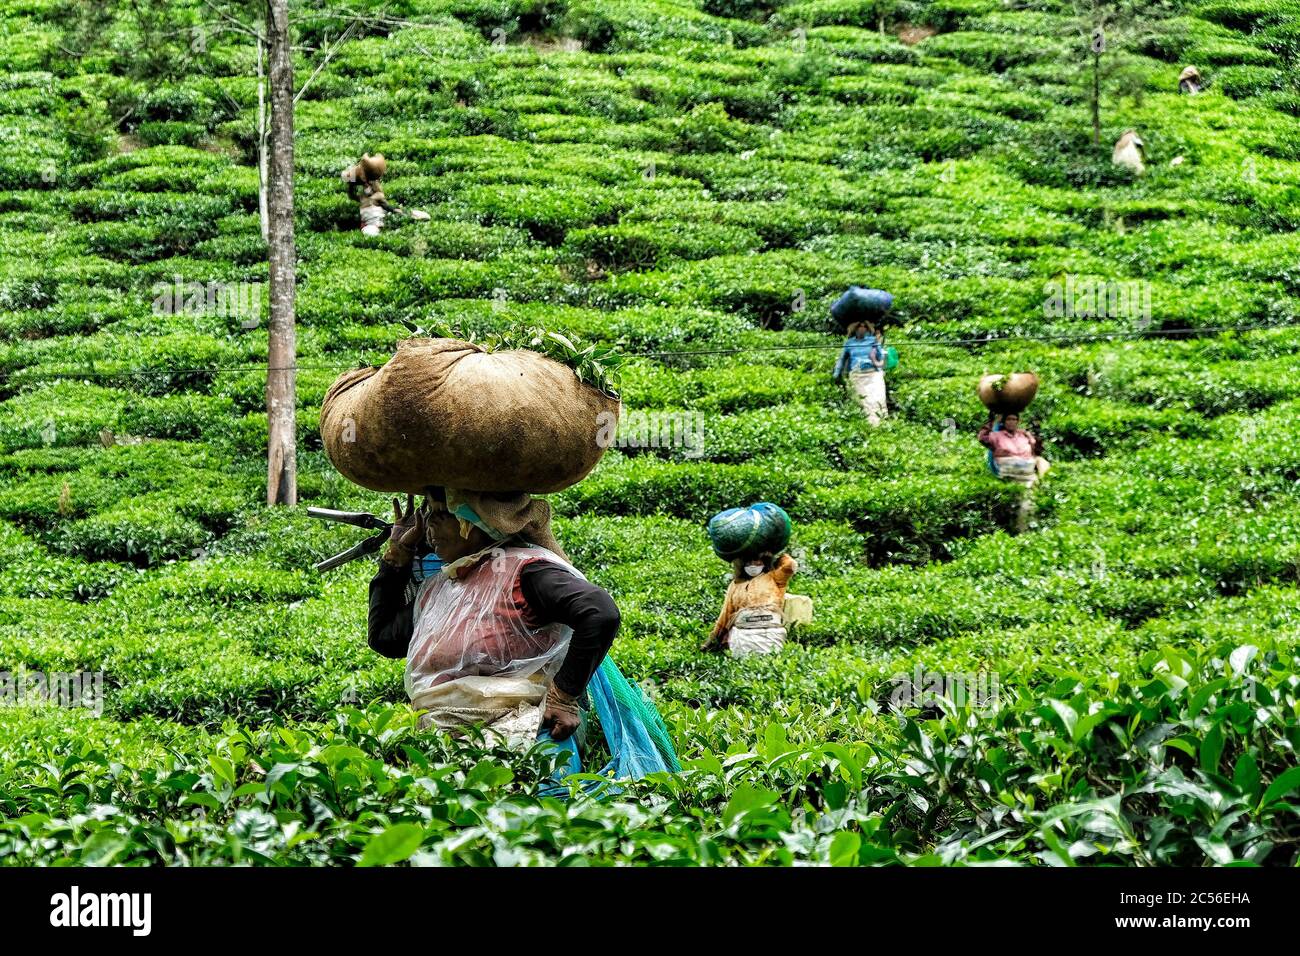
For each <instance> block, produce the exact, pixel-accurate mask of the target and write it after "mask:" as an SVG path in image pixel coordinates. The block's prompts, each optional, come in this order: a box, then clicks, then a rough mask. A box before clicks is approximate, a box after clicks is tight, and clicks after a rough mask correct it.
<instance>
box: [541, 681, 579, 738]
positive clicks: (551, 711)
mask: <svg viewBox="0 0 1300 956" xmlns="http://www.w3.org/2000/svg"><path fill="white" fill-rule="evenodd" d="M581 723H582V718H581V717H580V716H579V714H578V698H576V697H570V696H569V695H568V694H566V693H565V692H564V691H562V690H560V688H558V687H556V686H555V685H553V684H552V685H551V689H550V690H548V691H547V692H546V710H545V711H543V712H542V730H549V731H550V732H551V739H552V740H567V739H568V738H569V737H571V736H572V735H573V732H574V731H575V730H577V729H578V727H579V725H580V724H581Z"/></svg>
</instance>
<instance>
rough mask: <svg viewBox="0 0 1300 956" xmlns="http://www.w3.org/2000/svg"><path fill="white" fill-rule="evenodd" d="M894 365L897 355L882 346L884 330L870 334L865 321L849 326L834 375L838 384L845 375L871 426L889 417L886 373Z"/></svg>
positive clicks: (884, 345)
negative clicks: (847, 335)
mask: <svg viewBox="0 0 1300 956" xmlns="http://www.w3.org/2000/svg"><path fill="white" fill-rule="evenodd" d="M897 364H898V353H897V352H895V351H894V350H893V349H891V348H890V347H889V346H888V345H887V344H886V343H885V332H884V330H883V329H882V330H877V331H876V332H875V333H874V334H873V333H872V332H871V330H870V329H869V328H868V327H867V324H866V323H865V322H858V323H855V324H854V325H852V326H850V327H849V337H848V338H847V339H845V340H844V348H843V349H842V350H841V351H840V356H839V358H838V359H837V360H836V362H835V371H834V373H833V375H834V378H835V381H837V382H838V381H841V380H842V379H843V378H844V375H845V374H846V373H847V374H848V377H849V384H850V385H852V386H853V391H854V394H856V395H857V397H858V403H859V404H860V405H861V406H862V412H863V414H865V415H866V416H867V421H868V422H870V423H871V424H872V425H879V424H880V423H881V422H882V421H883V420H884V419H885V418H886V417H887V416H888V415H889V404H888V402H889V394H888V391H887V390H886V388H885V373H886V372H887V371H888V370H889V369H891V368H893V367H894V366H895V365H897Z"/></svg>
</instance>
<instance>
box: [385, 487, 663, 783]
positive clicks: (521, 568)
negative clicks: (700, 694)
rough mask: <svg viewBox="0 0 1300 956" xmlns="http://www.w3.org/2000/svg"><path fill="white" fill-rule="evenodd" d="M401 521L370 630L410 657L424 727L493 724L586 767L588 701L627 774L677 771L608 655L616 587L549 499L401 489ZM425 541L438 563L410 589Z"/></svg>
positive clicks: (647, 708)
mask: <svg viewBox="0 0 1300 956" xmlns="http://www.w3.org/2000/svg"><path fill="white" fill-rule="evenodd" d="M394 511H395V512H396V514H395V518H396V520H395V523H394V525H393V530H392V533H391V539H390V541H389V545H388V549H387V551H385V553H384V555H383V556H382V558H381V561H380V567H379V572H378V573H377V574H376V575H375V577H374V579H373V580H372V581H371V583H370V612H369V633H368V641H369V644H370V646H371V648H373V649H374V650H375V651H377V652H379V653H380V654H383V655H384V656H386V657H394V658H402V657H405V658H407V665H406V690H407V693H408V694H409V695H410V697H411V704H412V706H414V707H416V708H417V709H420V710H422V711H424V715H423V717H422V723H423V724H424V726H436V727H438V728H440V729H443V730H446V731H449V732H452V733H459V732H463V731H464V729H466V728H467V727H468V726H469V725H471V724H482V725H484V726H485V728H486V730H487V731H488V733H489V734H490V735H495V736H497V737H499V738H504V739H505V740H506V741H507V742H508V743H510V744H512V745H516V746H518V745H530V744H531V742H532V741H533V740H534V739H546V740H552V741H554V742H555V743H556V744H557V745H558V746H559V747H560V749H561V750H564V751H566V756H565V759H566V761H567V763H566V765H565V767H563V768H562V771H563V772H565V773H576V772H578V771H579V770H580V769H581V767H580V763H579V757H578V746H577V741H576V740H575V739H574V737H575V732H579V731H580V730H581V728H582V727H583V723H584V721H583V716H582V708H583V706H584V703H585V702H586V701H587V698H588V691H589V690H590V692H591V698H590V699H591V702H592V703H593V705H594V707H595V709H596V712H597V714H598V716H599V718H600V723H601V729H602V731H603V732H604V735H605V737H606V740H607V742H608V743H609V749H610V753H611V754H612V755H613V760H612V762H611V765H610V766H609V767H607V768H606V771H610V770H612V771H613V773H614V775H615V776H618V777H640V776H644V775H645V774H647V773H652V772H654V771H657V770H670V769H672V770H675V769H678V764H677V758H676V755H675V754H674V752H673V749H672V745H671V742H670V741H669V740H668V735H667V731H666V730H665V729H664V727H663V723H662V721H661V720H660V719H659V715H658V713H657V712H656V711H655V710H654V707H653V705H651V704H650V703H649V702H648V701H646V700H645V699H644V697H643V696H642V695H641V694H640V692H639V690H637V689H636V688H634V687H632V686H631V685H630V684H628V682H627V681H626V679H625V678H624V677H623V675H622V674H620V673H619V671H618V668H617V667H615V666H614V663H613V661H612V660H610V659H609V657H608V656H607V653H608V651H609V648H610V646H611V644H612V643H613V641H614V636H615V634H616V633H617V632H618V628H619V623H620V618H619V612H618V608H617V606H616V605H615V604H614V601H613V598H611V597H610V596H609V594H608V593H607V592H606V591H604V590H603V589H602V588H599V587H597V586H596V585H594V584H591V583H590V582H588V581H587V580H586V579H585V578H584V577H583V576H582V574H581V573H580V572H579V571H578V570H577V569H576V568H575V567H573V565H572V564H570V563H569V562H568V560H567V559H566V557H565V556H564V553H563V551H561V549H560V546H559V543H558V542H557V541H556V540H555V537H554V535H553V534H552V532H551V526H550V519H551V510H550V506H549V505H548V504H547V503H546V502H544V501H541V500H538V499H534V498H533V497H532V496H531V495H527V494H514V495H511V494H487V493H479V492H472V491H460V490H456V489H451V488H447V489H441V488H431V489H429V494H428V496H427V497H426V499H425V502H424V504H423V506H421V507H420V508H419V509H417V508H416V507H415V503H414V498H413V496H408V498H407V507H406V510H405V513H403V512H402V509H401V507H400V506H399V505H398V503H397V502H396V501H394ZM421 542H424V543H426V544H427V545H428V547H429V548H431V549H432V550H433V551H434V552H435V553H436V554H437V557H438V559H439V560H440V561H441V566H440V567H438V568H437V569H436V571H435V572H434V573H433V574H431V575H430V576H427V577H425V578H424V579H423V580H422V581H421V582H420V583H419V585H418V586H417V587H416V588H415V589H414V594H412V593H411V588H410V585H411V583H412V577H413V573H412V564H413V561H414V558H415V556H416V553H417V551H418V550H419V548H420V545H421Z"/></svg>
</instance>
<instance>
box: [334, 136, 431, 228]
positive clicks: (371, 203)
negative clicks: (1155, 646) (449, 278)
mask: <svg viewBox="0 0 1300 956" xmlns="http://www.w3.org/2000/svg"><path fill="white" fill-rule="evenodd" d="M387 170H388V163H387V160H385V159H384V155H383V154H382V153H376V154H375V155H374V156H371V155H369V154H367V155H365V156H362V157H361V159H360V160H358V161H357V162H356V163H355V164H354V165H352V166H349V167H348V168H347V169H345V170H343V173H342V179H343V181H344V182H345V183H347V184H348V198H349V199H351V200H352V201H353V202H355V203H357V204H358V205H359V207H360V211H361V232H362V234H363V235H367V236H377V235H379V233H380V232H381V231H382V230H383V228H384V219H385V218H386V217H387V215H388V213H390V212H391V213H395V214H397V215H402V216H408V217H410V218H411V219H414V220H417V221H426V220H428V218H429V214H428V213H427V212H424V211H422V210H419V209H412V210H411V211H410V212H408V211H407V210H405V209H403V208H402V207H401V206H395V205H393V204H392V203H390V202H389V201H388V198H387V197H386V196H385V195H384V186H383V182H382V180H383V176H384V173H385V172H387Z"/></svg>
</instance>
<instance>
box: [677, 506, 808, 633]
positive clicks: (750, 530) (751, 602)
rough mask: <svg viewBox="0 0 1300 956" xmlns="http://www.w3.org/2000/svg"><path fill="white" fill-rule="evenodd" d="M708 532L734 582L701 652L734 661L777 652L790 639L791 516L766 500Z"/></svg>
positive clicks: (727, 516) (715, 522) (722, 517)
mask: <svg viewBox="0 0 1300 956" xmlns="http://www.w3.org/2000/svg"><path fill="white" fill-rule="evenodd" d="M708 531H709V540H710V541H711V543H712V544H713V553H714V554H716V555H717V556H718V557H720V558H722V559H723V560H724V561H726V560H729V561H730V562H731V565H732V579H731V582H730V583H729V584H728V585H727V596H726V599H725V600H724V602H723V605H722V613H720V614H719V615H718V619H717V621H716V622H715V623H714V625H713V630H712V631H711V632H710V634H709V638H708V640H707V641H705V642H704V645H703V646H702V647H701V648H700V649H701V650H705V651H709V650H726V651H729V652H730V653H731V654H732V656H734V657H746V656H749V655H751V654H771V653H774V652H776V651H779V650H780V649H781V648H782V647H783V646H784V645H785V638H786V630H785V625H784V624H783V612H784V605H785V593H786V588H787V587H788V586H789V584H790V579H791V578H792V577H794V573H795V571H796V570H798V567H799V565H798V563H797V562H796V561H795V560H794V558H792V557H790V555H788V554H784V553H782V552H783V549H784V548H785V546H786V545H787V544H788V543H789V541H790V516H789V515H787V514H786V513H785V511H784V510H782V509H781V508H780V507H778V506H777V505H774V504H771V503H769V502H765V501H764V502H759V503H758V504H756V505H752V506H750V507H748V508H730V509H728V510H726V511H722V512H719V513H718V514H716V515H714V516H713V517H712V518H711V519H710V520H709V525H708ZM778 554H779V555H780V556H779V557H778V556H777V555H778Z"/></svg>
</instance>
